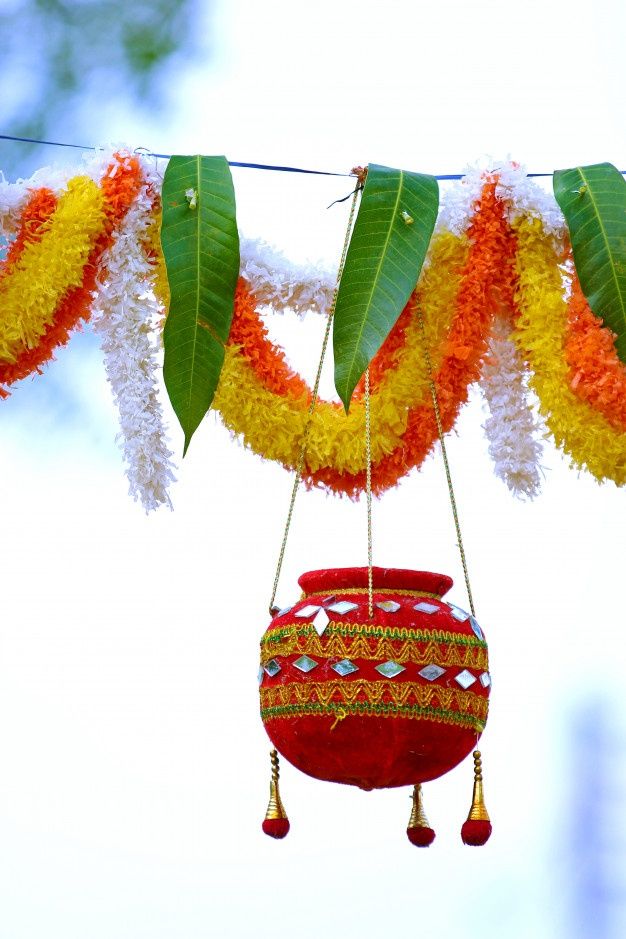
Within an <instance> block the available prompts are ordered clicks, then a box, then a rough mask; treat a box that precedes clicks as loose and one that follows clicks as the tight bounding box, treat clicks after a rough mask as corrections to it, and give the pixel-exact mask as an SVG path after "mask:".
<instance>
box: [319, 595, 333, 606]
mask: <svg viewBox="0 0 626 939" xmlns="http://www.w3.org/2000/svg"><path fill="white" fill-rule="evenodd" d="M336 599H337V597H336V596H335V595H334V594H333V596H332V597H325V598H324V599H323V600H322V603H323V604H324V606H328V604H329V603H334V602H335V600H336Z"/></svg>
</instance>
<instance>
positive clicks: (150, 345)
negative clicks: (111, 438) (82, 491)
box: [92, 171, 175, 512]
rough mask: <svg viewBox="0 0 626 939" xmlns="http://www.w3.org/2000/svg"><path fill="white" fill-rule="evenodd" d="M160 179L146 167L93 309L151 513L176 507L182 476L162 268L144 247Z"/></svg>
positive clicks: (135, 472) (134, 484) (130, 470)
mask: <svg viewBox="0 0 626 939" xmlns="http://www.w3.org/2000/svg"><path fill="white" fill-rule="evenodd" d="M158 182H159V180H158V178H157V177H156V176H155V175H152V174H151V173H150V172H149V171H146V182H145V184H144V185H143V186H142V188H141V190H140V192H139V195H138V196H137V198H136V200H135V202H134V203H133V205H132V206H131V208H130V209H129V211H128V213H127V215H126V217H125V219H124V221H123V222H122V224H121V226H120V228H119V229H118V231H117V232H116V233H115V235H114V242H113V244H112V246H111V247H110V248H109V249H108V250H107V251H106V252H105V253H104V254H103V256H102V259H101V262H100V272H101V273H100V278H99V281H100V282H99V288H98V291H97V293H96V296H95V299H94V303H93V307H92V322H93V325H94V329H95V331H96V332H97V333H98V335H99V336H100V341H101V346H102V350H103V352H104V359H105V369H106V374H107V378H108V380H109V382H110V384H111V389H112V392H113V398H114V400H115V403H116V405H117V408H118V411H119V418H120V435H119V437H120V439H121V447H122V450H123V453H124V459H125V462H126V467H127V468H126V475H127V477H128V481H129V483H130V486H129V492H130V495H131V496H132V497H133V498H134V499H135V500H137V499H140V500H141V503H142V505H143V507H144V509H145V510H146V512H149V511H151V510H153V509H156V508H158V506H160V505H168V506H169V507H170V508H171V507H172V504H171V501H170V497H169V495H168V491H167V490H168V486H169V484H170V482H172V481H173V480H174V479H175V477H174V474H173V469H174V466H173V463H172V459H171V458H172V453H171V451H170V450H169V448H168V446H167V444H166V442H165V440H166V432H165V428H164V425H163V412H162V408H161V404H160V402H159V398H158V381H157V373H158V368H159V363H158V355H157V353H158V347H159V341H158V336H159V335H160V330H159V328H158V326H159V321H160V320H161V319H162V317H163V309H162V307H161V305H160V304H159V301H158V300H157V298H156V296H155V294H154V291H153V289H152V288H153V284H154V277H155V268H154V265H153V264H151V263H150V261H149V260H148V258H147V257H146V253H145V250H144V244H145V243H146V240H147V237H148V231H149V228H150V225H151V224H152V223H153V215H152V209H153V197H152V196H151V193H155V192H158Z"/></svg>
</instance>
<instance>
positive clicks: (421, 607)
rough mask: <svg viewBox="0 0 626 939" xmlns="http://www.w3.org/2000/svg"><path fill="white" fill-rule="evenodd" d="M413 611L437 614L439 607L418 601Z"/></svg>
mask: <svg viewBox="0 0 626 939" xmlns="http://www.w3.org/2000/svg"><path fill="white" fill-rule="evenodd" d="M413 609H414V610H417V612H418V613H437V612H438V611H439V610H440V609H441V607H440V606H437V605H436V604H435V603H427V602H426V601H425V600H420V602H419V603H416V604H415V606H414V607H413Z"/></svg>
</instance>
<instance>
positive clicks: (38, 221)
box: [0, 186, 57, 280]
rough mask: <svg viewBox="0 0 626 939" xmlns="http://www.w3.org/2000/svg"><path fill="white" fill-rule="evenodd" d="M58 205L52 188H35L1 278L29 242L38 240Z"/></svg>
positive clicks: (6, 275) (22, 216)
mask: <svg viewBox="0 0 626 939" xmlns="http://www.w3.org/2000/svg"><path fill="white" fill-rule="evenodd" d="M56 206H57V199H56V196H55V194H54V193H53V192H52V190H51V189H47V188H46V187H45V186H44V187H42V188H41V189H35V190H33V192H32V193H31V195H30V198H29V199H28V201H27V202H26V205H25V206H24V208H23V210H22V214H21V216H20V223H19V230H18V233H17V235H16V236H15V238H14V239H13V241H12V242H11V244H10V245H9V249H8V251H7V254H6V258H5V259H4V263H3V265H2V269H1V270H0V280H3V279H4V278H5V277H8V275H9V274H10V273H11V271H12V270H13V268H14V267H15V265H16V264H17V263H18V261H19V259H20V257H21V256H22V254H23V252H24V248H25V247H26V245H27V244H32V242H34V241H38V240H39V239H40V238H41V236H42V234H43V232H44V230H45V227H46V223H47V222H48V220H49V218H50V217H51V215H52V214H53V212H54V210H55V209H56Z"/></svg>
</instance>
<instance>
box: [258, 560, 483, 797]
mask: <svg viewBox="0 0 626 939" xmlns="http://www.w3.org/2000/svg"><path fill="white" fill-rule="evenodd" d="M299 583H300V586H301V587H302V589H303V591H304V593H303V595H302V597H301V599H300V600H299V601H298V602H297V603H295V604H294V606H292V607H291V608H289V609H287V610H281V611H280V612H279V613H278V614H277V615H276V616H275V617H274V619H273V620H272V622H271V623H270V625H269V627H268V629H267V631H266V633H265V635H264V636H263V639H262V641H261V670H260V672H259V677H260V682H261V684H260V693H261V717H262V720H263V723H264V725H265V729H266V730H267V733H268V735H269V737H270V739H271V741H272V743H273V744H274V746H275V747H276V749H277V750H278V751H279V752H280V753H281V754H282V755H283V756H284V757H285V758H286V759H287V760H289V762H290V763H293V765H294V766H296V767H297V768H298V769H300V770H302V771H303V772H305V773H308V774H309V775H310V776H314V777H316V778H317V779H325V780H329V781H331V782H341V783H348V784H350V785H355V786H360V787H361V788H362V789H380V788H386V787H390V786H405V785H413V784H414V783H418V782H426V781H427V780H430V779H436V778H437V777H438V776H442V775H443V774H444V773H447V772H448V771H449V770H451V769H452V768H453V767H454V766H456V765H457V764H458V763H460V762H461V760H463V759H464V758H465V757H466V756H467V754H468V753H470V751H471V750H472V749H473V748H474V747H475V746H476V743H477V741H478V739H479V737H480V735H481V733H482V731H483V729H484V726H485V722H486V719H487V707H488V697H489V690H490V685H491V682H490V678H489V673H488V660H487V644H486V642H485V639H484V636H483V633H482V630H481V628H480V626H479V625H478V623H477V622H476V620H475V619H474V618H473V617H470V616H469V615H468V614H467V613H465V612H464V611H462V610H460V609H459V608H458V607H455V606H453V605H452V604H448V603H445V602H444V601H443V600H442V597H443V596H444V595H445V594H446V593H447V591H448V590H449V589H450V587H451V586H452V580H451V579H450V578H449V577H446V576H445V575H443V574H431V573H428V572H426V571H407V570H394V569H390V568H374V616H373V618H372V619H371V620H370V619H369V616H368V597H367V568H340V569H335V570H322V571H311V572H309V573H307V574H303V575H302V577H300V580H299Z"/></svg>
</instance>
